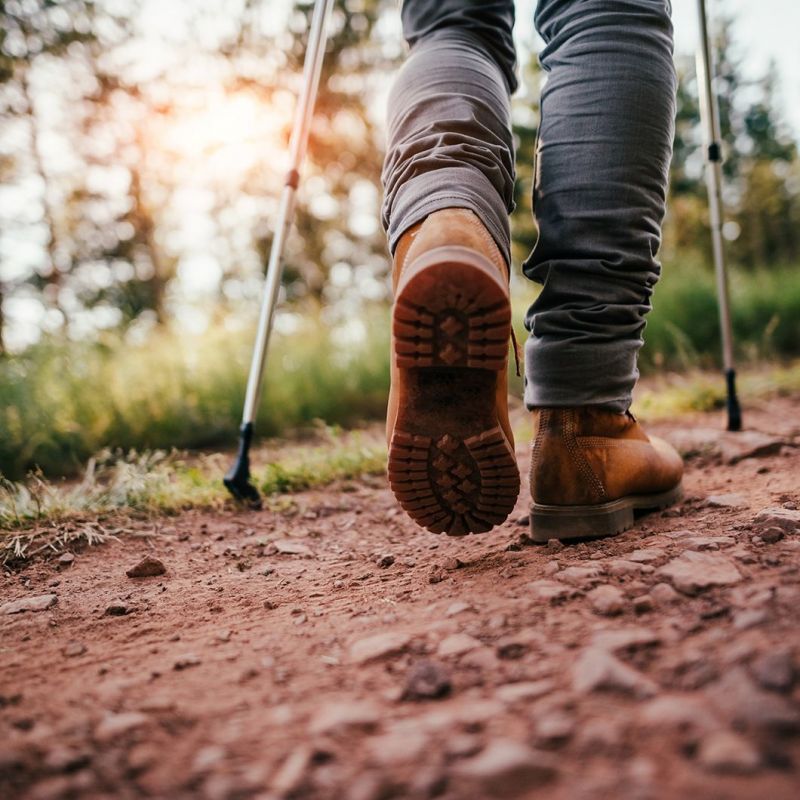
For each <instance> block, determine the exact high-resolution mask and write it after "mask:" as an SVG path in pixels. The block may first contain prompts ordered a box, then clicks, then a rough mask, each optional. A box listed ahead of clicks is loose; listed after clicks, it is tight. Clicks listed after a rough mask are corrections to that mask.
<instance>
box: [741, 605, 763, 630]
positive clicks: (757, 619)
mask: <svg viewBox="0 0 800 800" xmlns="http://www.w3.org/2000/svg"><path fill="white" fill-rule="evenodd" d="M768 616H769V615H768V614H767V612H766V610H765V609H763V608H745V609H743V610H742V611H737V612H736V613H735V614H734V615H733V627H734V628H736V630H738V631H744V630H747V629H748V628H755V627H756V626H758V625H761V623H762V622H765V621H766V620H767V617H768Z"/></svg>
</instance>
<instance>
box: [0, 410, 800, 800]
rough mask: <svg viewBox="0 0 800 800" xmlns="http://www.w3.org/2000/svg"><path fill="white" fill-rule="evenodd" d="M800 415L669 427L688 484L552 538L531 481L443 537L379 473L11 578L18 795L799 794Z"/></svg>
mask: <svg viewBox="0 0 800 800" xmlns="http://www.w3.org/2000/svg"><path fill="white" fill-rule="evenodd" d="M799 412H800V398H794V399H787V398H783V399H775V400H772V401H769V402H765V403H764V404H763V406H762V407H761V408H759V409H756V410H752V409H750V410H749V414H748V418H747V422H748V425H749V427H750V428H751V429H752V428H756V429H757V430H759V431H761V432H762V433H761V435H760V436H757V435H754V434H753V433H748V434H746V435H744V436H742V437H740V438H738V439H734V438H732V437H730V436H720V434H719V433H718V431H719V429H720V428H721V425H722V423H721V419H720V417H718V416H717V415H712V416H702V415H698V416H697V417H693V418H691V419H688V420H679V421H675V422H674V423H670V424H666V423H665V424H661V425H657V426H652V427H651V430H654V431H655V432H659V433H662V434H665V435H666V436H667V437H668V438H672V439H673V440H674V441H676V442H677V443H678V444H679V445H680V446H681V447H682V448H683V449H684V450H685V451H687V452H690V453H694V455H691V456H690V457H689V459H688V471H687V477H686V489H687V495H688V496H687V499H686V500H685V502H684V503H683V504H682V505H681V506H679V507H678V508H677V509H673V510H670V511H667V512H664V513H661V514H659V515H655V516H651V517H647V518H645V519H644V520H643V521H642V523H641V524H640V526H639V527H638V528H636V529H635V530H633V531H629V532H627V533H625V534H623V535H621V536H619V537H617V538H615V539H610V540H605V541H599V542H591V543H579V544H575V545H572V546H567V547H563V546H561V545H558V544H557V543H552V544H550V545H544V546H530V545H528V544H526V543H525V542H524V533H525V531H526V527H525V525H524V524H523V522H522V521H521V520H520V518H521V517H523V516H524V514H525V509H526V504H527V496H526V495H525V493H523V496H522V497H520V500H519V504H518V506H517V510H516V511H515V513H514V514H513V515H512V517H511V518H510V520H509V521H508V522H506V523H505V524H504V525H503V526H502V527H500V528H498V529H495V531H494V532H493V533H492V534H488V535H483V536H475V537H469V538H465V539H448V538H446V537H437V536H434V535H432V534H429V533H427V532H425V531H421V530H419V529H418V528H416V527H415V526H414V525H413V523H411V522H410V521H409V520H407V519H406V517H405V516H404V515H403V514H402V512H400V510H399V509H398V508H397V507H396V505H395V503H394V501H393V499H392V497H391V495H390V493H389V491H388V490H387V489H386V488H385V485H384V482H383V481H382V480H377V479H376V480H369V481H364V482H361V483H359V484H357V485H348V486H342V487H334V488H330V489H327V490H325V491H315V492H308V493H304V494H301V495H297V496H295V497H294V498H293V500H294V503H293V507H292V509H290V512H291V513H290V512H287V513H278V512H260V513H239V512H233V511H231V512H229V513H223V514H214V515H209V514H199V513H187V514H185V515H183V516H181V517H178V518H172V519H165V520H162V521H160V522H159V525H158V526H157V527H158V530H156V529H155V527H154V524H153V523H152V522H151V523H147V524H145V523H141V524H140V526H139V530H138V531H137V533H136V534H135V535H128V536H126V537H125V538H123V539H121V540H120V541H119V542H112V543H110V544H107V545H105V546H101V547H97V548H89V549H85V550H83V551H81V552H78V553H76V554H75V557H74V560H73V561H72V563H71V564H69V563H64V562H62V561H59V560H58V559H57V558H53V559H52V560H49V561H42V560H39V561H37V562H34V563H33V564H31V565H29V566H27V567H26V568H25V569H23V570H22V571H20V572H17V573H14V574H7V575H5V576H3V577H2V582H0V592H1V593H2V597H1V598H0V606H2V608H0V612H2V613H0V797H3V798H17V797H20V798H39V799H42V800H44V799H45V798H70V797H80V798H112V797H113V798H128V797H131V798H132V797H155V798H196V797H199V798H209V799H210V800H227V799H228V798H250V797H254V798H262V800H266V799H267V798H281V797H298V798H344V799H345V800H381V798H428V797H444V798H450V799H451V800H456V799H458V800H469V798H484V797H496V796H497V797H503V796H504V797H534V796H535V797H546V798H637V799H638V798H642V799H645V798H686V797H701V798H771V799H773V800H775V799H780V798H787V800H788V798H797V797H798V796H800V735H799V734H800V630H799V629H798V613H799V612H798V609H800V511H798V510H797V509H798V507H800V487H799V486H798V476H799V475H800V449H798V448H797V447H796V445H797V444H800V413H799ZM518 452H519V461H520V467H521V468H522V469H523V474H524V470H525V469H526V467H527V444H526V443H525V442H522V443H520V445H519V449H518ZM765 510H766V511H765ZM521 536H522V540H521ZM148 555H150V556H153V557H155V558H157V559H160V560H161V561H162V562H163V564H164V565H165V567H166V573H165V574H163V575H156V576H153V577H143V578H132V577H128V576H127V575H126V570H128V569H130V568H131V567H133V566H134V565H135V564H137V562H139V561H140V560H141V559H142V558H143V557H145V556H148ZM65 561H68V559H66V560H65ZM17 600H24V601H26V603H27V604H29V605H33V606H34V607H39V608H40V609H41V610H38V611H37V610H30V611H25V612H21V613H8V612H9V610H12V611H16V609H17V606H9V605H8V603H10V602H12V601H17ZM4 604H5V605H4Z"/></svg>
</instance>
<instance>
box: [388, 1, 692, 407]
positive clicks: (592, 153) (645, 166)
mask: <svg viewBox="0 0 800 800" xmlns="http://www.w3.org/2000/svg"><path fill="white" fill-rule="evenodd" d="M401 14H402V21H403V33H404V36H405V39H406V41H407V42H408V44H409V45H410V48H411V51H410V55H409V57H408V59H407V60H406V63H405V64H404V66H403V67H402V69H401V70H400V73H399V75H398V77H397V79H396V81H395V84H394V86H393V89H392V93H391V96H390V100H389V111H388V147H387V153H386V160H385V164H384V170H383V187H384V205H383V223H384V227H385V228H386V230H387V232H388V236H389V245H390V248H391V250H392V252H394V248H395V246H396V244H397V240H398V239H399V238H400V236H401V235H402V234H403V232H404V231H405V230H406V229H407V228H409V227H410V226H411V225H413V224H415V223H416V222H419V221H420V220H422V219H424V218H425V217H426V216H427V215H428V214H430V213H431V212H433V211H436V210H437V209H441V208H450V207H460V208H469V209H472V210H473V211H474V212H475V213H476V214H477V215H478V216H479V217H480V219H481V220H482V221H483V223H484V224H485V225H486V227H487V228H488V229H489V231H491V233H492V235H493V236H494V238H495V240H496V241H497V244H498V245H499V247H500V250H501V251H502V253H503V254H504V255H505V257H506V259H507V260H508V261H509V262H510V232H509V221H508V215H509V213H510V212H511V211H512V210H513V206H514V203H513V186H514V142H513V138H512V133H511V118H510V101H509V98H510V95H511V94H512V93H513V92H514V90H515V89H516V86H517V82H516V78H515V74H514V70H515V52H514V42H513V39H512V29H513V25H514V3H513V0H405V2H403V4H402V11H401ZM670 14H671V8H670V4H669V0H539V3H538V8H537V10H536V15H535V23H536V27H537V30H538V31H539V33H540V35H541V36H542V38H543V39H544V42H545V48H544V50H543V51H542V53H541V55H540V60H541V64H542V67H543V69H544V70H545V71H546V73H547V80H546V83H545V86H544V89H543V92H542V97H541V121H540V128H539V140H538V144H537V150H536V170H535V186H534V190H533V203H534V213H535V216H536V221H537V225H538V229H539V239H538V241H537V243H536V247H535V248H534V250H533V253H532V254H531V255H530V257H529V258H528V260H527V261H526V262H525V264H524V265H523V272H524V273H525V275H527V276H528V277H529V278H530V279H532V280H534V281H536V282H538V283H540V284H542V287H543V288H542V291H541V293H540V294H539V296H538V298H537V300H536V302H535V303H534V304H533V305H532V306H531V308H530V309H529V310H528V313H527V315H526V318H525V326H526V328H527V329H528V331H529V332H530V336H529V338H528V340H527V341H526V344H525V373H526V375H525V402H526V405H527V406H528V407H529V408H533V407H535V406H582V405H599V406H603V407H605V408H609V409H613V410H616V411H625V410H627V408H628V407H629V405H630V402H631V392H632V389H633V386H634V384H635V383H636V379H637V378H638V374H639V373H638V369H637V366H636V361H637V355H638V352H639V349H640V348H641V346H642V344H643V342H642V331H643V329H644V325H645V321H644V317H645V314H646V313H647V312H648V311H649V310H650V296H651V294H652V291H653V286H654V285H655V283H656V281H657V280H658V277H659V273H660V265H659V263H658V262H657V261H656V258H655V256H656V253H657V251H658V248H659V244H660V237H661V222H662V220H663V217H664V204H665V196H666V187H667V178H668V170H669V162H670V158H671V155H672V137H673V131H674V117H675V88H676V81H675V71H674V67H673V62H672V23H671V20H670Z"/></svg>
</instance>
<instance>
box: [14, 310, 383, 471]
mask: <svg viewBox="0 0 800 800" xmlns="http://www.w3.org/2000/svg"><path fill="white" fill-rule="evenodd" d="M362 324H363V328H362V327H360V326H357V327H355V328H351V329H329V328H327V327H326V325H325V318H324V317H323V316H320V315H316V316H309V317H308V318H307V319H305V320H302V321H300V322H299V323H297V329H296V330H294V331H293V332H292V333H291V335H277V336H275V337H274V341H273V347H272V349H271V353H270V359H269V364H268V369H267V372H266V382H265V389H264V392H263V396H262V401H261V406H260V415H259V420H258V431H259V434H261V435H275V434H276V433H283V432H285V431H288V430H290V429H292V428H296V427H298V426H300V427H302V426H308V425H309V424H311V423H312V422H313V421H314V420H316V419H323V420H325V421H326V422H327V423H329V424H342V425H353V424H355V423H357V422H359V421H360V420H363V419H370V418H371V419H374V418H377V417H379V416H380V415H381V414H382V413H383V412H384V410H385V402H386V386H387V385H388V359H387V358H386V353H387V352H388V348H389V344H388V338H387V337H388V330H387V326H386V324H385V322H384V321H383V315H382V314H380V313H379V312H377V311H376V312H372V313H370V314H367V315H366V316H365V317H364V319H363V321H362ZM356 335H359V336H360V337H361V338H360V340H358V341H352V340H348V338H347V337H354V336H356ZM251 345H252V339H251V337H250V335H249V331H248V332H247V334H246V335H245V334H244V333H243V332H239V333H230V332H227V331H225V330H216V331H214V332H211V333H208V334H206V335H204V336H202V337H197V338H192V337H187V336H185V335H179V334H177V333H169V332H164V333H160V334H156V335H154V336H153V337H152V338H151V339H150V340H148V342H147V344H145V345H139V346H133V345H130V344H128V343H126V342H124V341H122V340H120V339H109V340H108V341H106V342H104V343H101V344H96V343H90V342H80V343H70V344H64V343H58V342H55V341H48V342H43V343H41V344H40V345H37V346H36V347H33V348H30V349H29V350H28V351H26V352H25V354H24V355H22V356H20V357H18V358H16V359H14V360H10V361H6V362H5V363H2V362H0V473H2V474H4V475H5V476H6V477H7V478H19V477H21V476H22V475H24V473H25V472H26V471H27V470H28V469H30V468H32V467H33V466H34V465H36V466H38V467H40V468H41V469H43V470H44V471H45V472H47V473H50V474H74V473H75V472H77V471H78V470H79V469H80V467H81V465H82V464H83V463H84V462H85V461H86V459H87V458H88V457H89V456H91V455H92V454H93V453H96V452H98V451H99V450H101V449H103V448H104V447H108V446H112V447H114V448H121V449H122V450H129V449H157V448H166V449H168V450H169V449H171V448H173V447H178V448H186V447H194V448H198V447H211V446H219V445H225V444H233V443H234V442H235V439H236V428H237V424H238V419H239V415H240V413H241V408H242V401H243V398H244V382H245V376H246V374H247V367H248V365H249V357H250V348H251Z"/></svg>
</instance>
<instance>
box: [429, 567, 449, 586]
mask: <svg viewBox="0 0 800 800" xmlns="http://www.w3.org/2000/svg"><path fill="white" fill-rule="evenodd" d="M444 580H447V572H446V571H445V570H444V568H443V567H441V566H433V567H431V571H430V572H429V573H428V583H441V582H442V581H444Z"/></svg>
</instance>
